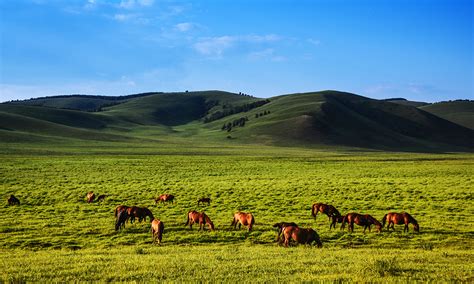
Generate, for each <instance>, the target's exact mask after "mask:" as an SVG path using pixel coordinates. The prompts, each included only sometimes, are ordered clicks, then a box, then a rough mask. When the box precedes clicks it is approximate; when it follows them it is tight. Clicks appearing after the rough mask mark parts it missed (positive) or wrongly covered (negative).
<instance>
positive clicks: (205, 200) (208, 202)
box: [198, 197, 211, 206]
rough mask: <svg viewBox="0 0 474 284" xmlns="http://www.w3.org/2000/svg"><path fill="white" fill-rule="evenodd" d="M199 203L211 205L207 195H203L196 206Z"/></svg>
mask: <svg viewBox="0 0 474 284" xmlns="http://www.w3.org/2000/svg"><path fill="white" fill-rule="evenodd" d="M201 203H207V205H211V199H210V198H209V197H203V198H200V199H199V200H198V206H199V205H200V204H201Z"/></svg>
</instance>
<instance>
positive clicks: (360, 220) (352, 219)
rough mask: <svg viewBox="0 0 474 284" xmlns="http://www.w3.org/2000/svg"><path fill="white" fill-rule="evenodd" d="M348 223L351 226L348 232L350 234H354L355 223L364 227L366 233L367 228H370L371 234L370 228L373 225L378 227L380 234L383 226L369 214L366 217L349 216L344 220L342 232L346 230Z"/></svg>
mask: <svg viewBox="0 0 474 284" xmlns="http://www.w3.org/2000/svg"><path fill="white" fill-rule="evenodd" d="M346 223H348V224H349V226H348V230H349V231H350V232H354V223H355V224H357V225H359V226H364V233H365V230H366V229H367V228H369V232H370V226H372V225H375V227H377V231H378V232H381V231H382V224H381V223H380V222H379V221H377V219H375V218H374V217H372V216H370V215H369V214H365V215H362V214H358V213H349V214H347V215H346V216H345V217H344V218H343V220H342V225H341V230H343V229H344V227H345V225H346Z"/></svg>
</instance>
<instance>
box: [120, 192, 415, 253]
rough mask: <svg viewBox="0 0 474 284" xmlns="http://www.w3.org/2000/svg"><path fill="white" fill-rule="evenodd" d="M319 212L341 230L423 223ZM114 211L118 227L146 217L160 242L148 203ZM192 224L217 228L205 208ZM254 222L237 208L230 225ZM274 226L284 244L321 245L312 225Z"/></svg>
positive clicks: (404, 217)
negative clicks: (339, 224)
mask: <svg viewBox="0 0 474 284" xmlns="http://www.w3.org/2000/svg"><path fill="white" fill-rule="evenodd" d="M153 199H154V200H155V203H161V202H173V200H174V196H173V195H171V194H162V195H160V196H159V197H157V198H153ZM210 201H211V199H210V198H201V199H199V200H198V205H200V204H201V203H207V204H208V205H209V204H210ZM318 213H322V214H325V215H326V216H328V218H329V221H330V225H329V228H330V229H332V228H336V225H337V223H342V225H341V230H344V229H345V225H346V224H348V230H349V231H350V232H353V231H354V224H356V225H359V226H362V227H364V233H365V232H366V230H367V229H369V232H370V230H371V226H372V225H374V226H375V227H376V229H377V231H378V232H381V231H382V228H383V227H384V226H385V224H386V223H388V225H387V229H388V230H390V228H391V229H392V230H395V227H394V225H405V228H404V232H405V231H408V225H409V224H413V228H414V231H416V232H419V230H420V227H419V225H418V222H417V221H416V220H415V218H413V217H412V216H411V215H410V214H408V213H406V212H402V213H394V212H390V213H387V214H385V215H384V216H383V218H382V222H379V221H378V220H377V219H375V218H374V217H372V216H371V215H369V214H359V213H354V212H352V213H348V214H346V215H341V213H340V212H339V211H338V210H337V209H336V208H335V207H334V206H332V205H329V204H324V203H315V204H313V205H312V207H311V215H312V216H313V217H314V219H316V216H317V215H318ZM114 215H115V220H116V221H115V230H116V231H119V230H120V229H123V228H124V227H125V223H126V222H127V221H129V222H130V223H133V222H135V220H138V222H142V221H146V219H147V217H148V218H149V220H150V223H151V228H150V230H151V233H152V240H153V243H158V244H159V243H161V241H162V238H163V232H164V228H165V226H164V224H163V222H162V221H161V220H159V219H156V218H155V217H154V216H153V213H152V212H151V211H150V210H149V209H148V208H146V207H138V206H131V207H129V206H126V205H119V206H117V207H116V208H115V210H114ZM193 224H199V231H200V230H204V229H205V227H206V225H207V226H208V227H209V230H210V231H214V230H215V227H214V223H213V222H212V220H211V218H209V216H208V215H207V214H206V213H205V212H198V211H196V210H191V211H189V212H188V214H187V220H186V223H185V224H184V225H185V226H189V228H190V229H192V226H193ZM254 224H255V218H254V216H253V215H252V213H248V212H236V213H235V214H234V217H233V219H232V223H231V226H232V227H234V229H237V226H238V229H240V228H241V226H245V227H247V229H248V230H249V231H251V230H252V228H253V226H254ZM273 227H274V228H277V229H278V236H277V242H278V243H279V244H283V245H284V246H285V247H288V246H289V245H290V242H292V241H294V242H296V243H298V244H307V245H311V244H313V243H315V244H316V245H317V246H318V247H322V242H321V238H320V237H319V235H318V233H317V232H316V231H315V230H313V229H312V228H300V227H299V226H298V225H297V224H296V223H294V222H280V223H276V224H274V225H273Z"/></svg>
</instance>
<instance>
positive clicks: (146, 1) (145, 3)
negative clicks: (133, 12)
mask: <svg viewBox="0 0 474 284" xmlns="http://www.w3.org/2000/svg"><path fill="white" fill-rule="evenodd" d="M154 2H155V1H154V0H122V1H121V2H120V4H119V7H120V8H124V9H133V8H137V7H149V6H153V3H154Z"/></svg>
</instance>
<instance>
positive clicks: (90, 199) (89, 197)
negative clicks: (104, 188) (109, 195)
mask: <svg viewBox="0 0 474 284" xmlns="http://www.w3.org/2000/svg"><path fill="white" fill-rule="evenodd" d="M86 199H87V203H92V202H93V201H94V199H95V194H94V192H93V191H89V192H88V193H87V195H86Z"/></svg>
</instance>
